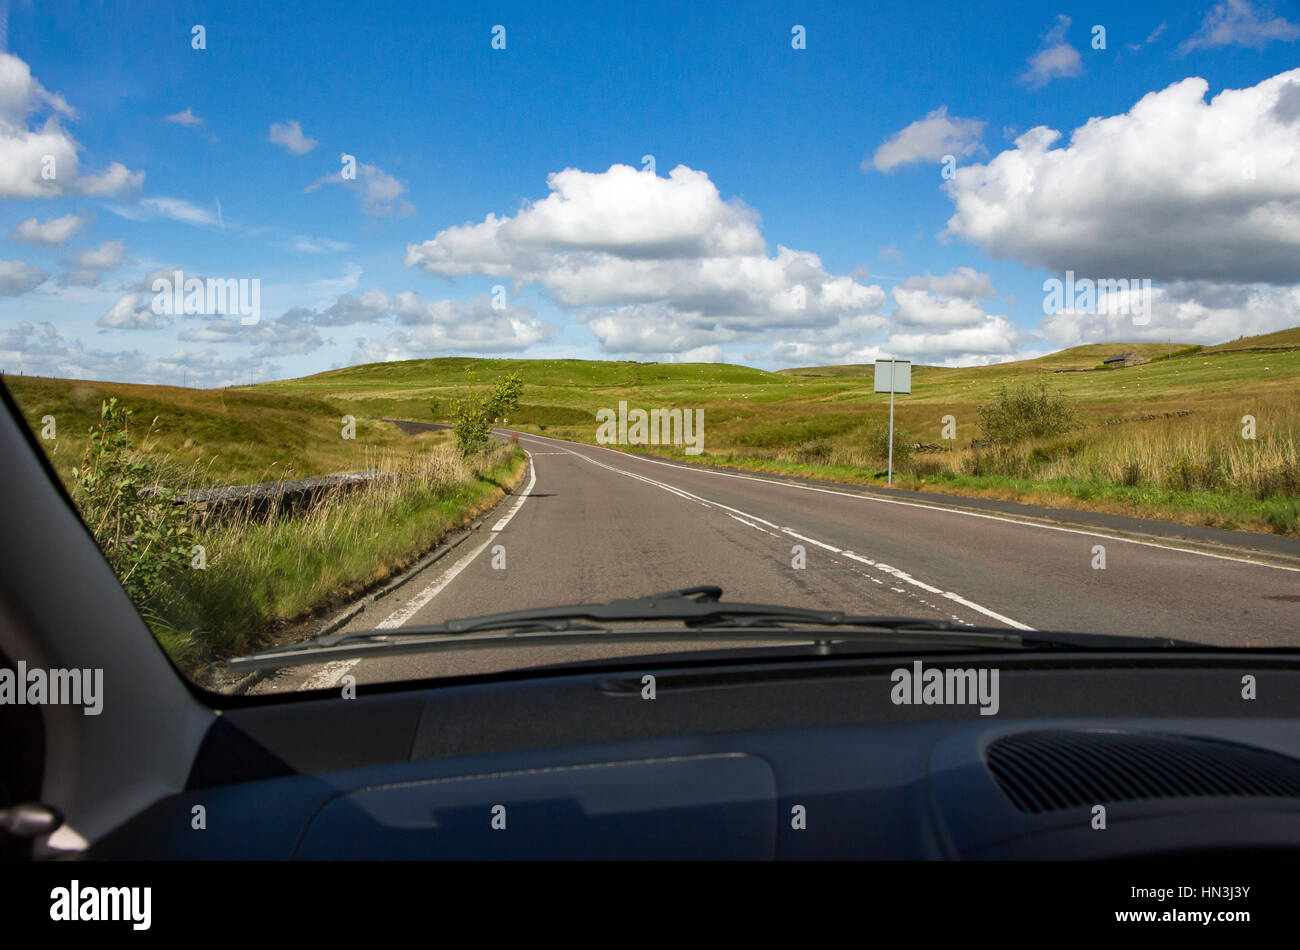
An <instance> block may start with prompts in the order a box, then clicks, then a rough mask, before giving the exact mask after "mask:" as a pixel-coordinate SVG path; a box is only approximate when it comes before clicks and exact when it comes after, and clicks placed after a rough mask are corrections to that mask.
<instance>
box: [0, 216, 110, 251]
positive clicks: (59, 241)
mask: <svg viewBox="0 0 1300 950" xmlns="http://www.w3.org/2000/svg"><path fill="white" fill-rule="evenodd" d="M89 220H90V219H89V218H83V217H81V216H80V215H76V214H65V215H64V216H63V217H61V218H50V219H49V220H48V221H45V222H39V221H37V220H36V219H35V218H28V219H27V220H26V221H23V222H22V223H21V224H19V225H18V226H17V227H15V228H14V229H13V230H12V231H11V232H9V240H11V241H14V242H15V243H18V244H43V245H45V246H46V247H62V246H63V245H64V244H67V243H68V241H70V240H72V238H73V237H75V236H76V235H77V233H78V232H79V231H80V230H81V229H82V228H83V227H85V226H86V223H87V222H88V221H89Z"/></svg>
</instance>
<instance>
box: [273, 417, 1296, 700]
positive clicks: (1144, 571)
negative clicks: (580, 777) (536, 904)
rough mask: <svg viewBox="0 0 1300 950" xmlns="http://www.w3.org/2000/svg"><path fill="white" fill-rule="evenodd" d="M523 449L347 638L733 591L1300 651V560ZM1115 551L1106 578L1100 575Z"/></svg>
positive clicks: (563, 649)
mask: <svg viewBox="0 0 1300 950" xmlns="http://www.w3.org/2000/svg"><path fill="white" fill-rule="evenodd" d="M519 441H520V444H521V445H522V446H523V447H524V448H525V449H527V450H528V452H529V454H530V456H531V465H532V469H531V472H530V475H531V478H530V479H529V481H527V482H525V485H526V486H527V487H526V488H525V489H524V490H522V491H517V492H516V494H515V495H512V496H510V497H507V498H506V499H505V501H503V502H502V504H501V505H500V506H499V508H498V509H497V510H496V511H494V512H492V513H491V514H490V515H489V516H487V517H485V518H484V520H483V523H482V526H481V527H480V528H479V529H478V530H477V531H475V532H474V533H473V535H472V536H470V537H469V538H467V539H466V540H465V541H464V542H463V543H461V544H460V545H459V546H458V547H457V548H456V549H454V550H453V551H452V552H450V553H449V554H448V555H447V556H446V557H445V558H443V559H442V560H440V561H438V562H437V563H435V564H434V565H433V566H431V567H429V568H428V569H426V570H425V571H424V572H423V573H422V574H421V575H420V576H419V577H417V578H415V579H414V580H412V581H411V582H410V583H408V584H406V585H405V586H404V587H402V588H400V589H399V590H398V591H396V592H394V593H393V594H391V595H390V596H389V597H386V598H384V599H383V600H381V601H378V602H376V603H375V604H374V605H373V606H371V607H370V609H368V610H366V611H365V612H363V613H362V614H361V615H359V616H358V617H357V618H356V619H355V620H354V621H353V622H352V624H351V625H350V626H349V627H348V628H346V629H363V628H374V627H377V626H382V627H387V628H392V627H398V626H405V625H409V624H423V623H438V622H441V621H444V620H448V619H451V618H455V617H470V616H475V615H478V614H483V613H493V612H497V611H502V610H515V609H524V608H529V607H538V606H551V605H559V604H569V603H578V602H601V601H606V600H610V599H612V598H615V597H634V596H642V595H646V594H653V593H659V592H662V591H666V590H672V589H676V588H682V587H692V586H697V585H700V584H716V585H718V586H720V587H722V588H723V591H724V598H725V599H727V600H747V601H759V602H763V603H774V604H795V605H800V606H807V607H817V608H824V609H837V610H845V611H851V612H854V613H870V614H888V615H906V616H921V617H932V618H937V619H944V620H956V621H960V622H964V623H970V624H981V625H993V626H1005V627H1010V628H1030V629H1035V630H1069V631H1080V632H1088V633H1111V634H1128V635H1148V636H1170V637H1176V638H1179V639H1186V640H1194V641H1198V642H1204V643H1210V644H1217V645H1223V646H1240V647H1257V646H1268V645H1273V646H1282V645H1289V646H1300V570H1297V569H1295V568H1287V567H1282V566H1278V565H1270V564H1267V563H1260V562H1259V561H1255V560H1245V559H1238V558H1235V557H1231V556H1224V555H1222V554H1219V555H1216V554H1211V553H1206V552H1204V551H1198V550H1194V549H1191V548H1180V547H1177V546H1170V542H1160V543H1153V542H1151V541H1147V540H1136V539H1133V538H1127V537H1120V536H1118V535H1114V534H1111V533H1108V532H1107V531H1106V530H1104V529H1101V528H1097V529H1087V528H1085V529H1080V528H1073V527H1067V526H1062V525H1050V524H1029V523H1024V522H1023V521H1020V520H1016V519H1014V518H1011V517H1008V516H1004V515H999V514H996V513H987V512H978V513H977V512H969V511H966V512H963V511H955V510H952V509H949V508H944V507H942V506H941V505H938V504H930V503H926V502H918V501H903V500H898V499H893V498H883V497H880V496H878V495H872V494H869V493H865V492H856V491H852V490H844V489H837V488H827V487H817V486H811V485H806V484H804V485H800V484H788V483H784V482H781V481H774V480H770V479H764V478H760V477H754V476H745V475H740V474H735V473H724V472H713V471H708V470H702V469H698V468H694V467H688V466H684V465H679V464H674V463H670V462H665V461H661V460H655V459H649V458H643V457H638V456H633V455H629V454H626V453H622V452H617V451H614V450H611V449H605V448H601V447H598V446H590V445H581V444H578V443H572V442H566V441H562V440H558V439H550V438H544V437H540V436H535V435H529V434H524V433H520V434H519ZM796 545H798V546H800V547H801V548H802V550H803V551H804V552H805V557H806V566H804V567H803V568H802V569H797V568H796V567H794V566H793V562H794V560H795V558H796V555H797V552H796V551H795V546H796ZM1099 547H1100V548H1102V549H1104V563H1105V567H1104V569H1103V568H1101V567H1099V566H1097V565H1099V564H1100V563H1101V562H1100V557H1101V556H1102V553H1101V552H1099V550H1098V548H1099ZM503 560H504V566H502V562H503ZM718 646H720V644H718V643H702V642H698V641H696V642H689V641H683V643H681V644H651V645H645V644H625V645H617V644H615V645H602V646H600V647H591V646H587V645H582V646H557V647H529V648H510V649H502V650H473V651H465V652H463V653H438V654H430V655H406V656H395V657H391V658H387V659H382V658H380V659H375V658H369V659H366V660H364V661H355V660H341V661H335V662H331V663H328V664H322V665H317V666H308V667H300V668H297V669H294V670H287V671H282V672H280V673H277V674H276V675H275V676H273V677H271V678H270V679H268V680H266V681H264V682H263V683H261V684H259V686H258V687H257V688H256V690H255V691H258V692H262V691H266V690H279V689H299V688H305V687H306V688H319V687H329V686H334V685H336V684H337V683H338V682H339V681H340V679H341V677H342V676H343V675H345V674H351V675H352V676H355V677H356V679H357V681H358V682H360V683H366V682H379V681H385V680H395V679H413V678H424V677H432V676H449V675H461V674H466V673H476V672H488V671H493V670H501V669H509V668H520V667H526V666H537V665H543V664H549V663H558V662H567V661H571V660H581V659H591V658H594V657H597V656H611V655H644V654H648V653H654V652H667V651H669V650H675V649H677V648H678V647H682V648H717V647H718ZM725 646H727V647H733V648H734V647H736V645H735V644H734V643H728V644H725Z"/></svg>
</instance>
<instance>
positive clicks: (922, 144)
mask: <svg viewBox="0 0 1300 950" xmlns="http://www.w3.org/2000/svg"><path fill="white" fill-rule="evenodd" d="M986 124H987V123H985V122H983V121H982V120H980V119H958V118H949V117H948V107H947V106H940V107H939V108H938V109H935V110H934V111H933V112H931V113H929V114H928V115H926V117H925V118H924V119H918V120H917V121H915V122H913V123H912V124H911V125H909V126H907V127H906V128H904V129H903V130H902V131H900V132H896V133H895V134H894V135H893V136H891V137H890V138H889V139H887V140H886V141H885V143H884V144H883V145H881V146H880V147H879V148H877V149H876V153H875V154H874V155H873V156H872V157H871V159H870V160H867V159H865V158H864V159H863V160H862V170H863V171H867V170H868V169H869V168H871V167H874V168H875V169H876V171H880V172H891V171H893V170H894V169H895V168H899V167H900V166H903V165H910V164H913V163H915V162H930V161H933V162H937V161H939V160H941V159H942V158H943V157H944V156H945V155H952V156H954V157H955V158H964V157H966V156H967V155H972V154H974V152H975V151H976V150H977V149H978V148H979V147H980V136H981V135H982V134H983V133H984V126H985V125H986Z"/></svg>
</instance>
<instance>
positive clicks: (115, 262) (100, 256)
mask: <svg viewBox="0 0 1300 950" xmlns="http://www.w3.org/2000/svg"><path fill="white" fill-rule="evenodd" d="M125 260H126V242H125V241H122V240H113V241H105V242H104V243H103V244H101V245H99V247H97V248H93V249H91V250H88V251H82V252H81V253H80V254H78V255H77V260H76V264H77V266H78V267H80V268H83V269H85V270H96V271H104V270H117V268H119V267H121V266H122V263H123V262H124V261H125Z"/></svg>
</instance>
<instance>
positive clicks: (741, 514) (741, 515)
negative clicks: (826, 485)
mask: <svg viewBox="0 0 1300 950" xmlns="http://www.w3.org/2000/svg"><path fill="white" fill-rule="evenodd" d="M572 454H573V455H576V456H577V457H578V458H580V459H582V460H583V461H586V462H590V463H591V464H592V465H595V466H598V467H600V468H603V469H608V470H609V471H611V472H617V473H619V474H620V475H626V476H628V477H629V478H635V479H637V480H639V481H643V482H647V483H649V484H651V485H654V486H656V487H658V488H662V489H663V490H664V491H667V492H671V493H672V494H674V495H680V496H682V497H684V498H689V499H690V500H692V501H696V502H699V503H700V504H702V505H704V506H705V507H709V508H720V509H722V510H723V511H726V512H728V513H729V514H730V515H731V517H733V518H735V519H736V520H737V521H744V520H745V519H750V520H751V521H757V522H761V523H762V524H765V525H771V526H772V527H773V528H777V530H779V531H781V532H783V533H785V534H787V535H789V536H790V537H792V538H798V539H799V540H800V541H806V542H808V543H809V544H813V545H816V546H817V547H819V548H824V549H825V550H827V551H831V552H832V553H835V554H839V555H842V556H844V557H847V558H850V559H852V560H854V561H858V562H860V563H862V564H866V565H868V566H869V567H874V568H875V569H876V570H878V571H881V572H883V573H885V574H889V575H891V576H892V577H895V578H897V579H898V580H900V581H903V582H905V583H907V584H911V585H912V586H913V587H919V588H920V589H921V590H924V591H928V592H929V593H931V594H938V595H939V596H940V597H946V598H947V599H948V600H951V601H955V602H956V603H959V604H962V605H963V606H965V607H968V608H970V609H971V610H974V611H976V612H978V613H981V614H983V615H984V616H986V617H992V618H993V619H994V620H998V621H1000V622H1002V623H1005V624H1006V625H1007V626H1009V627H1014V628H1015V629H1017V630H1029V631H1032V630H1033V629H1034V628H1033V627H1030V626H1028V625H1027V624H1023V623H1021V622H1020V621H1018V620H1012V619H1011V618H1010V617H1007V616H1004V615H1002V614H1000V613H998V612H996V611H993V610H989V609H988V608H987V607H983V606H981V605H980V604H977V603H975V602H974V601H973V600H967V599H966V598H965V597H963V596H961V595H960V594H957V593H954V592H953V591H947V590H943V589H942V588H939V587H935V586H933V585H931V584H927V583H925V582H924V581H922V580H918V579H917V578H915V577H913V576H912V575H911V574H908V573H907V572H906V571H901V570H899V569H898V568H896V567H891V566H890V565H888V564H881V563H880V562H878V561H873V560H871V559H870V558H867V557H863V556H862V555H860V554H854V553H853V552H852V551H845V550H843V549H842V548H837V547H835V546H834V545H832V544H827V543H826V542H824V541H818V540H817V539H816V538H810V537H808V536H807V535H803V534H796V533H795V532H794V530H792V529H791V528H780V527H778V526H777V525H775V524H773V523H772V522H771V521H767V520H766V519H763V518H760V517H758V516H757V515H754V514H750V513H749V512H747V511H742V510H741V509H739V508H732V507H731V506H730V505H724V504H722V503H721V502H718V501H710V500H709V499H706V498H702V497H700V496H699V495H693V494H691V493H690V492H688V491H685V490H683V489H679V488H676V487H674V486H672V485H668V484H665V483H664V482H660V481H657V480H655V479H653V478H650V477H649V476H647V475H638V474H637V473H636V472H629V471H626V470H625V469H621V468H617V467H616V466H613V465H606V464H605V463H604V462H597V461H596V460H595V459H593V458H589V457H588V456H586V455H583V454H582V453H581V452H573V453H572ZM674 467H677V466H674ZM850 497H852V496H850ZM746 523H748V522H746ZM750 527H754V526H753V525H752V524H751V525H750ZM872 580H875V578H872ZM893 589H894V590H896V591H899V590H901V588H897V587H895V588H893Z"/></svg>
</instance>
